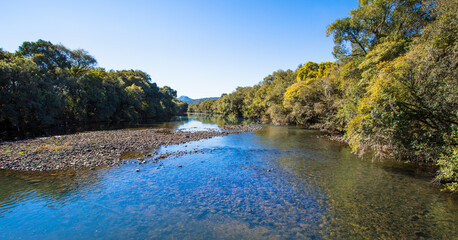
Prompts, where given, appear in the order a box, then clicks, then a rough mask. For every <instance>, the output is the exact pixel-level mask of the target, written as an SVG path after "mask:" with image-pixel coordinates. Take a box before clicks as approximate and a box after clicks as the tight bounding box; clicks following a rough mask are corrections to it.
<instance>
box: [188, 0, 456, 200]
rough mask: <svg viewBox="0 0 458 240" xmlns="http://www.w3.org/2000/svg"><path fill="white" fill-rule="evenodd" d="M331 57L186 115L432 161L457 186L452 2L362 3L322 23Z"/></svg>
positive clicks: (191, 108)
mask: <svg viewBox="0 0 458 240" xmlns="http://www.w3.org/2000/svg"><path fill="white" fill-rule="evenodd" d="M327 34H328V36H332V37H333V39H334V42H335V47H334V52H333V54H334V56H335V57H336V59H337V60H336V61H335V62H323V63H314V62H307V63H306V64H304V65H300V66H299V67H298V68H297V69H296V70H286V71H284V70H278V71H275V72H273V73H272V74H271V75H269V76H267V77H266V78H264V80H263V81H262V82H260V83H259V84H256V85H254V86H252V87H239V88H237V89H236V90H235V91H234V92H233V93H231V94H223V95H222V96H221V98H219V99H218V100H211V101H203V102H200V103H198V104H193V105H189V107H188V111H190V112H206V113H217V114H222V115H225V116H233V117H247V118H257V119H263V120H266V121H270V122H272V123H275V124H296V125H302V126H306V127H310V128H316V129H321V130H324V131H327V132H331V133H336V134H342V135H343V136H344V138H345V139H346V140H347V141H348V143H349V144H350V146H351V147H352V149H353V150H354V151H355V152H357V153H359V154H361V155H362V154H364V153H366V152H368V151H371V152H373V153H374V154H375V156H377V157H390V158H394V159H399V160H408V161H413V162H419V163H427V164H434V165H437V166H438V167H439V170H438V175H437V178H436V181H437V182H441V183H443V184H444V189H446V190H449V191H452V192H457V191H458V127H457V125H458V78H457V74H458V69H457V65H458V58H457V54H458V44H457V37H458V2H457V1H454V0H436V1H419V0H375V1H368V0H360V1H359V7H358V8H357V9H355V10H352V11H351V12H350V16H349V17H346V18H342V19H338V20H336V21H335V22H334V23H332V24H331V25H330V26H329V27H328V29H327Z"/></svg>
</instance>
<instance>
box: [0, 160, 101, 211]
mask: <svg viewBox="0 0 458 240" xmlns="http://www.w3.org/2000/svg"><path fill="white" fill-rule="evenodd" d="M101 169H102V168H101V167H99V168H97V170H90V169H79V170H76V171H75V170H73V169H72V170H63V171H62V170H60V171H48V172H30V171H16V170H0V216H1V213H2V212H3V211H4V208H7V209H8V208H9V207H10V206H14V205H15V204H16V203H18V202H21V201H23V199H28V198H35V197H41V198H43V199H45V200H46V201H49V202H55V201H58V202H62V203H63V202H66V201H67V200H69V199H71V197H72V196H75V195H77V194H78V193H79V192H81V190H82V189H86V190H84V191H86V192H87V191H88V190H87V188H93V187H94V185H95V184H97V183H98V182H99V180H100V174H99V171H100V170H101Z"/></svg>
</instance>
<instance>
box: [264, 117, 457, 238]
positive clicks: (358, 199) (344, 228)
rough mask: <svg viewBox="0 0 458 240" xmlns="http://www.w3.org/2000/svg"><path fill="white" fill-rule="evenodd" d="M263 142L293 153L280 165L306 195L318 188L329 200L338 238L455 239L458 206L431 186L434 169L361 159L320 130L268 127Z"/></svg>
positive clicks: (331, 229) (331, 226) (329, 220)
mask: <svg viewBox="0 0 458 240" xmlns="http://www.w3.org/2000/svg"><path fill="white" fill-rule="evenodd" d="M257 134H258V135H259V137H260V138H259V139H260V140H261V141H262V143H265V144H269V145H271V146H273V147H276V148H277V149H280V150H282V151H289V154H288V155H283V156H281V157H279V158H277V162H278V166H279V167H280V168H282V169H283V170H285V171H287V172H289V173H291V174H293V175H294V176H295V177H296V180H295V181H296V182H292V183H291V186H298V187H299V188H301V189H304V191H308V190H310V189H312V190H313V188H307V186H308V185H310V184H311V185H314V186H316V187H317V189H318V191H320V192H322V193H323V194H325V195H326V196H327V198H328V200H327V203H326V208H327V210H328V211H327V212H328V214H327V216H326V223H325V228H326V229H325V230H326V232H327V234H331V237H333V238H357V239H360V238H362V239H365V238H369V239H375V238H382V239H399V238H402V239H412V238H414V239H416V238H421V237H424V238H433V239H452V238H453V237H455V236H456V233H457V232H456V231H457V230H456V223H457V222H458V203H457V201H456V199H453V197H452V196H450V195H447V194H442V193H439V192H438V189H436V188H434V187H432V186H431V185H429V184H428V181H429V178H428V176H427V171H428V169H419V166H417V165H411V164H405V163H401V162H395V161H391V160H383V161H382V160H381V161H373V160H372V159H371V158H365V159H360V158H358V157H357V156H356V155H355V154H353V153H352V152H351V150H350V149H349V148H348V147H346V146H345V145H344V144H340V143H336V142H332V141H329V140H327V139H324V138H318V137H317V136H318V135H319V134H320V133H319V132H313V131H308V130H304V129H299V128H294V127H272V126H269V127H264V129H263V130H261V131H259V132H258V133H257Z"/></svg>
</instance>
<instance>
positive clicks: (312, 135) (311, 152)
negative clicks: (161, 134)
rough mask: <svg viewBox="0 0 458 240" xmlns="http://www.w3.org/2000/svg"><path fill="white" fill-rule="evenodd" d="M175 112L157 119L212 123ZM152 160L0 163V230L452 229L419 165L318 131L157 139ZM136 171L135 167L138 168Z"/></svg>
mask: <svg viewBox="0 0 458 240" xmlns="http://www.w3.org/2000/svg"><path fill="white" fill-rule="evenodd" d="M220 121H221V120H218V119H214V118H211V117H205V116H189V117H180V118H177V119H175V120H174V121H172V122H169V123H164V124H159V125H156V126H157V127H168V128H174V129H176V128H178V129H181V130H188V131H197V130H203V129H218V125H217V123H219V124H221V122H220ZM193 149H199V150H201V151H202V152H203V153H200V152H199V153H193V154H186V155H183V156H176V155H172V156H171V157H169V158H166V159H163V160H162V161H160V162H158V163H150V164H143V165H138V164H136V163H134V162H132V163H127V164H124V165H121V166H118V167H99V168H95V169H92V170H91V169H81V170H78V171H72V170H67V171H52V172H45V173H31V172H19V171H11V170H0V235H1V239H68V238H69V239H94V238H102V239H152V238H153V239H298V238H299V239H349V238H350V239H421V238H429V239H456V237H457V236H458V229H457V225H458V200H457V198H456V197H454V196H452V195H450V194H447V193H443V192H440V190H439V189H438V188H437V187H435V186H433V185H431V183H430V182H431V176H430V174H429V173H428V170H425V169H421V168H419V167H417V166H415V165H412V164H407V163H400V162H394V161H388V160H384V161H382V160H373V159H372V158H370V157H367V158H358V157H357V156H356V155H354V154H352V153H351V150H350V149H349V147H347V146H346V145H345V144H342V143H338V142H333V141H330V140H328V139H326V138H324V137H322V136H321V133H320V132H317V131H311V130H306V129H302V128H299V127H287V126H270V125H267V126H265V127H264V128H263V129H262V130H260V131H257V132H254V133H244V134H234V135H229V136H224V137H215V138H212V139H206V140H201V141H197V142H191V143H187V144H182V145H176V146H168V147H163V148H161V149H160V150H159V151H160V152H176V151H183V150H193ZM137 170H138V171H137Z"/></svg>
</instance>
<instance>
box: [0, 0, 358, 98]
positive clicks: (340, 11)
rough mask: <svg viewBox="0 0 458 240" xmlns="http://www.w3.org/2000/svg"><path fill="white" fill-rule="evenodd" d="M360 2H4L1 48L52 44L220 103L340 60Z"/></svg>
mask: <svg viewBox="0 0 458 240" xmlns="http://www.w3.org/2000/svg"><path fill="white" fill-rule="evenodd" d="M357 2H358V1H357V0H321V1H316V0H313V1H312V0H226V1H222V0H205V1H204V0H181V1H178V0H163V1H156V0H149V1H148V0H143V1H142V0H128V1H119V0H110V1H108V0H107V1H102V0H101V1H98V0H90V1H87V0H79V1H74V0H73V1H64V0H59V1H48V0H40V1H36V0H33V1H25V0H0V9H2V14H0V30H1V35H0V48H2V49H3V50H5V51H9V52H15V51H16V50H17V49H18V47H19V46H20V45H22V43H23V42H24V41H33V42H35V41H37V40H38V39H43V40H46V41H51V42H52V43H54V44H62V45H64V46H65V47H67V48H69V49H72V50H73V49H84V50H86V51H88V52H89V54H90V55H92V56H93V57H95V59H97V62H98V67H103V68H105V69H107V70H109V69H114V70H123V69H138V70H142V71H144V72H146V73H148V74H149V75H150V76H151V79H152V81H153V82H156V83H157V84H158V85H159V86H160V87H162V86H170V87H172V88H173V89H175V90H177V91H178V96H181V95H185V96H188V97H191V98H194V99H195V98H203V97H219V96H220V95H221V94H222V93H231V92H232V91H234V90H235V89H236V88H237V87H238V86H252V85H254V84H257V83H259V82H260V81H262V80H263V79H264V77H266V76H268V75H269V74H271V73H272V72H274V71H276V70H279V69H283V70H286V69H293V70H294V69H296V68H297V66H298V65H299V64H303V63H306V62H308V61H314V62H318V63H319V62H323V61H334V60H335V59H334V58H333V56H332V54H331V53H332V48H333V46H334V44H333V41H332V37H326V28H327V26H329V25H330V24H331V23H333V22H334V21H335V20H336V19H338V18H343V17H346V16H348V15H349V12H350V10H351V9H355V8H356V7H357V6H358V3H357Z"/></svg>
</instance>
